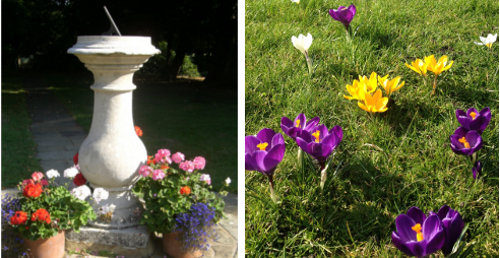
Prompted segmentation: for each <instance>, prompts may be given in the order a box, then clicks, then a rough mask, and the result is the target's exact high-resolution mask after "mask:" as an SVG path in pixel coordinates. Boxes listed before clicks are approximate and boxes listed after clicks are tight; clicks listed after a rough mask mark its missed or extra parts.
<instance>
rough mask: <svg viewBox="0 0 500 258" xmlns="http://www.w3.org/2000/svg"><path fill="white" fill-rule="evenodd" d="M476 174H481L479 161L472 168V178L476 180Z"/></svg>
mask: <svg viewBox="0 0 500 258" xmlns="http://www.w3.org/2000/svg"><path fill="white" fill-rule="evenodd" d="M478 174H481V161H479V160H478V161H476V163H474V166H472V177H473V178H474V179H476V177H477V175H478Z"/></svg>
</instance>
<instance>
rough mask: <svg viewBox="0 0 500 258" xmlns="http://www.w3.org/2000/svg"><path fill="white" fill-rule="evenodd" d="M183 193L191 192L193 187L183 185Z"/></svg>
mask: <svg viewBox="0 0 500 258" xmlns="http://www.w3.org/2000/svg"><path fill="white" fill-rule="evenodd" d="M181 194H186V195H189V194H191V188H189V187H188V186H184V187H181Z"/></svg>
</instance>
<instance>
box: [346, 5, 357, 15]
mask: <svg viewBox="0 0 500 258" xmlns="http://www.w3.org/2000/svg"><path fill="white" fill-rule="evenodd" d="M347 9H348V10H349V11H350V12H351V13H352V16H354V15H356V6H354V5H353V4H351V5H350V6H349V7H348V8H347Z"/></svg>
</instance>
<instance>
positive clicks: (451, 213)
mask: <svg viewBox="0 0 500 258" xmlns="http://www.w3.org/2000/svg"><path fill="white" fill-rule="evenodd" d="M463 229H464V221H463V220H462V217H461V216H460V214H459V213H458V212H457V211H455V210H453V209H451V208H450V207H448V206H446V205H444V206H442V207H441V208H440V209H439V211H438V212H437V213H434V212H432V211H431V212H429V216H426V215H425V214H424V213H423V212H422V210H420V209H419V208H417V207H415V206H414V207H411V208H410V209H409V210H408V212H407V213H406V214H400V215H399V216H398V217H397V218H396V230H397V231H393V232H392V243H393V244H394V245H395V246H396V247H397V248H398V249H399V250H401V251H402V252H403V253H405V254H407V255H409V256H416V257H426V256H428V255H431V254H433V253H435V252H437V251H438V250H439V249H441V250H442V252H443V254H444V255H448V254H450V253H451V251H452V249H453V246H454V245H455V243H456V242H457V240H458V239H459V237H460V235H461V233H462V230H463Z"/></svg>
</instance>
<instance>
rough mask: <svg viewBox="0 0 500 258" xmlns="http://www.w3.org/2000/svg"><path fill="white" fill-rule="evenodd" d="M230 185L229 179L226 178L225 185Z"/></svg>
mask: <svg viewBox="0 0 500 258" xmlns="http://www.w3.org/2000/svg"><path fill="white" fill-rule="evenodd" d="M230 183H231V178H229V177H228V178H226V184H227V185H229V184H230Z"/></svg>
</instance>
